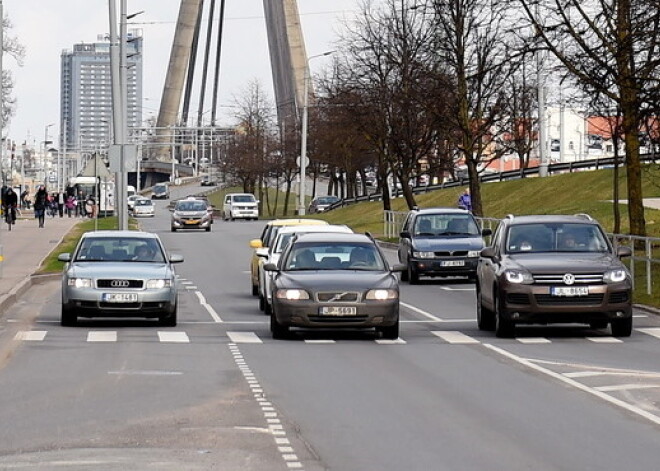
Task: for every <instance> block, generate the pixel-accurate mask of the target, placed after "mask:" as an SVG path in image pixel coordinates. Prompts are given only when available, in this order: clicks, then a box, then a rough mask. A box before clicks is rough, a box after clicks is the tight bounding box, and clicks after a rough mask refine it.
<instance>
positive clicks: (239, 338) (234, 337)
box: [227, 332, 263, 343]
mask: <svg viewBox="0 0 660 471" xmlns="http://www.w3.org/2000/svg"><path fill="white" fill-rule="evenodd" d="M227 337H229V339H230V340H231V341H232V342H233V343H263V341H262V340H261V339H260V338H259V337H258V336H257V334H255V333H254V332H227Z"/></svg>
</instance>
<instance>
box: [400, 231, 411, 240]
mask: <svg viewBox="0 0 660 471" xmlns="http://www.w3.org/2000/svg"><path fill="white" fill-rule="evenodd" d="M399 237H401V238H402V239H410V232H408V231H402V232H401V233H400V234H399Z"/></svg>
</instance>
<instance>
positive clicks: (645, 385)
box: [594, 383, 660, 392]
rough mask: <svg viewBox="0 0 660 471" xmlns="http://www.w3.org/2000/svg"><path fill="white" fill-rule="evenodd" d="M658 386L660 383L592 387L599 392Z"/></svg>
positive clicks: (659, 386)
mask: <svg viewBox="0 0 660 471" xmlns="http://www.w3.org/2000/svg"><path fill="white" fill-rule="evenodd" d="M652 388H660V384H637V383H635V384H617V385H615V386H599V387H596V388H594V389H596V390H597V391H601V392H608V391H629V390H631V389H652Z"/></svg>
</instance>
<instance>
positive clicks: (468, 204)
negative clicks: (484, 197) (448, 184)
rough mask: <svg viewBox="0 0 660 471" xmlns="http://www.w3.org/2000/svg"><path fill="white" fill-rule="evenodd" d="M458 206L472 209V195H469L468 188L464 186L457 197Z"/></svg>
mask: <svg viewBox="0 0 660 471" xmlns="http://www.w3.org/2000/svg"><path fill="white" fill-rule="evenodd" d="M458 207H459V208H461V209H467V210H468V211H472V197H471V196H470V189H469V188H466V189H465V191H464V192H463V194H462V195H461V196H459V198H458Z"/></svg>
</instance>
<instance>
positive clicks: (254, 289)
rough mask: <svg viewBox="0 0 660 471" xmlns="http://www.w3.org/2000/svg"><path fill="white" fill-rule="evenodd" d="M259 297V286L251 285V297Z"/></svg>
mask: <svg viewBox="0 0 660 471" xmlns="http://www.w3.org/2000/svg"><path fill="white" fill-rule="evenodd" d="M258 295H259V286H258V285H254V284H253V285H252V296H258Z"/></svg>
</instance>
